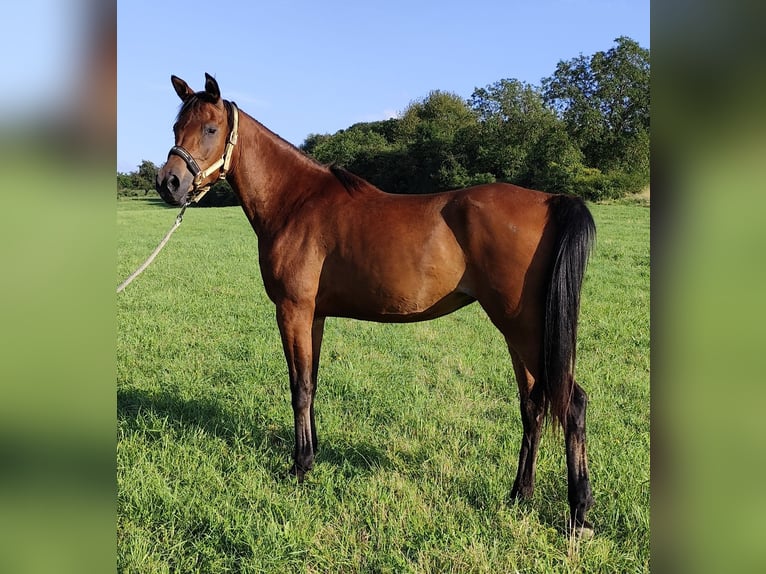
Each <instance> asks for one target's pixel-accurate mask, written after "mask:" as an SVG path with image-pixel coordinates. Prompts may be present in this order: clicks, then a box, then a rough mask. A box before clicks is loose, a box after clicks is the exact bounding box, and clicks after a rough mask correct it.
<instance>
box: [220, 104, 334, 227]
mask: <svg viewBox="0 0 766 574" xmlns="http://www.w3.org/2000/svg"><path fill="white" fill-rule="evenodd" d="M324 172H326V169H325V168H323V167H322V166H321V165H319V164H318V163H316V162H315V161H314V160H312V159H310V158H309V157H307V156H306V155H304V154H303V153H302V152H300V151H299V150H298V149H297V148H295V147H294V146H292V145H291V144H290V143H288V142H286V141H285V140H283V139H282V138H280V137H279V136H278V135H276V134H275V133H273V132H272V131H270V130H269V129H268V128H266V127H265V126H264V125H262V124H261V123H260V122H258V121H256V120H254V119H253V118H252V117H250V116H249V115H247V114H245V113H242V112H240V124H239V136H238V141H237V145H236V146H235V153H234V157H233V158H232V165H231V171H230V172H229V176H228V178H227V179H228V181H229V183H230V184H231V186H232V188H233V189H234V192H235V193H236V194H237V195H238V196H239V199H240V202H241V203H242V209H243V210H244V211H245V214H246V215H247V217H248V219H249V220H250V223H251V224H252V226H253V228H254V229H255V232H256V233H257V234H258V236H259V237H261V236H264V235H268V234H269V233H272V232H274V231H275V230H277V229H280V228H281V227H283V225H284V223H285V220H286V218H287V217H288V216H289V214H290V213H291V211H292V210H293V209H294V207H295V206H296V204H297V203H298V202H302V201H305V199H306V194H307V193H308V190H309V189H310V188H311V186H310V185H308V182H309V180H310V178H315V177H317V176H318V175H321V174H322V173H324Z"/></svg>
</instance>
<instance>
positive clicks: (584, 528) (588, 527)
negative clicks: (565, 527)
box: [571, 521, 596, 540]
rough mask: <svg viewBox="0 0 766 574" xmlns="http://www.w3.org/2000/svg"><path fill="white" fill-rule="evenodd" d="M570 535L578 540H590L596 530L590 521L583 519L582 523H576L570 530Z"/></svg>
mask: <svg viewBox="0 0 766 574" xmlns="http://www.w3.org/2000/svg"><path fill="white" fill-rule="evenodd" d="M571 535H572V536H573V537H575V538H578V539H580V540H590V539H591V538H593V537H594V536H595V535H596V532H595V530H594V529H593V525H592V524H591V523H590V522H587V521H585V522H583V523H582V524H578V525H576V526H575V527H574V528H573V529H572V530H571Z"/></svg>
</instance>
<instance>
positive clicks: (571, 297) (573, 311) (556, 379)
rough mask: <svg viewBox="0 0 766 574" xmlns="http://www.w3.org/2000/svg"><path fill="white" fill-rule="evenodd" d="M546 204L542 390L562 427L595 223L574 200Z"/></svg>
mask: <svg viewBox="0 0 766 574" xmlns="http://www.w3.org/2000/svg"><path fill="white" fill-rule="evenodd" d="M548 205H549V209H550V212H549V216H548V222H549V224H552V225H554V226H555V229H556V243H555V245H554V251H553V254H554V260H553V268H552V271H551V278H550V283H549V285H548V294H547V298H546V308H545V330H544V334H543V373H544V378H545V387H544V388H545V394H546V399H547V403H548V408H549V412H550V414H551V415H552V417H553V419H554V420H557V421H558V422H559V423H560V424H561V426H562V428H566V425H567V422H566V421H567V413H568V412H569V403H570V400H571V397H572V389H573V382H574V368H575V360H576V355H577V321H578V317H579V314H580V289H581V287H582V281H583V276H584V275H585V267H586V266H587V263H588V256H589V255H590V252H591V250H592V249H593V242H594V241H595V239H596V224H595V223H594V222H593V217H592V216H591V214H590V211H588V208H587V207H586V205H585V202H584V201H583V200H582V199H580V198H579V197H574V196H567V195H555V196H553V197H552V198H551V199H550V200H549V202H548Z"/></svg>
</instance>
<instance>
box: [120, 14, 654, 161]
mask: <svg viewBox="0 0 766 574" xmlns="http://www.w3.org/2000/svg"><path fill="white" fill-rule="evenodd" d="M649 4H650V3H649V0H506V1H500V0H497V1H482V0H475V1H474V2H468V1H466V0H462V1H451V0H442V1H430V0H426V1H420V2H418V1H416V0H410V1H402V0H386V1H379V2H363V1H357V2H350V1H334V0H330V1H325V2H317V1H313V2H312V1H304V0H294V1H284V2H276V1H273V0H272V1H269V2H263V1H253V2H215V3H214V2H209V1H207V2H202V1H199V0H185V1H184V2H179V1H176V0H172V1H157V0H155V1H152V2H150V1H147V0H130V1H127V0H126V1H121V2H118V83H117V90H118V92H117V98H118V99H117V128H118V136H117V169H118V171H132V170H134V169H136V167H137V166H138V164H139V163H140V162H141V160H142V159H148V160H151V161H153V162H155V163H157V164H158V165H159V164H161V163H163V162H164V161H165V159H166V156H167V150H168V149H169V148H170V147H171V146H172V145H173V134H172V130H171V126H172V124H173V120H174V118H175V114H176V112H177V111H178V104H179V103H180V101H179V100H178V97H177V96H176V94H175V92H174V91H173V88H172V86H171V84H170V75H171V74H175V75H177V76H180V77H182V78H183V79H185V80H186V81H187V82H188V83H189V85H190V86H191V87H192V88H194V89H195V90H199V89H202V87H203V85H204V73H205V72H208V73H210V74H212V75H213V76H215V77H216V79H217V80H218V83H219V85H220V87H221V92H222V95H223V97H224V98H226V99H230V100H234V101H236V102H237V104H238V105H239V106H240V108H242V109H244V110H245V111H247V112H248V113H249V114H250V115H252V116H253V117H255V118H256V119H258V120H259V121H261V122H262V123H263V124H265V125H266V126H267V127H269V128H270V129H271V130H273V131H275V132H276V133H278V134H280V135H281V136H282V137H283V138H285V139H286V140H288V141H290V142H292V143H293V144H295V145H300V144H301V143H302V142H303V141H304V139H305V138H306V136H307V135H309V134H311V133H334V132H336V131H338V130H340V129H343V128H347V127H349V126H350V125H352V124H354V123H356V122H361V121H374V120H381V119H385V118H387V117H392V116H393V115H395V114H397V113H398V112H401V111H402V110H404V109H405V108H406V107H407V106H408V104H409V103H410V102H412V101H413V100H416V99H420V98H423V97H425V96H426V95H427V94H428V93H429V92H430V91H431V90H436V89H439V90H446V91H450V92H454V93H456V94H458V95H460V96H462V97H465V98H468V97H470V95H471V93H472V92H473V90H474V89H475V88H477V87H484V86H486V85H488V84H491V83H494V82H496V81H498V80H500V79H503V78H517V79H519V80H522V81H525V82H529V83H532V84H535V85H539V83H540V80H541V79H542V78H544V77H547V76H550V75H551V74H552V73H553V72H554V70H555V67H556V64H557V63H558V62H559V61H560V60H569V59H571V58H574V57H576V56H578V55H579V54H585V55H590V54H593V53H594V52H597V51H599V50H608V49H609V48H611V47H612V46H613V45H614V39H615V38H617V37H618V36H629V37H631V38H633V39H634V40H636V41H637V42H638V43H639V44H640V45H641V46H643V47H645V48H650V47H651V46H650V38H649Z"/></svg>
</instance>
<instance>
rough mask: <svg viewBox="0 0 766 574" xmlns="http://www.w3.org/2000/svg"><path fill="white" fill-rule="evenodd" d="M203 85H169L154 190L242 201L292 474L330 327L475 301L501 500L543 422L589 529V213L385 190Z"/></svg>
mask: <svg viewBox="0 0 766 574" xmlns="http://www.w3.org/2000/svg"><path fill="white" fill-rule="evenodd" d="M205 79H206V81H205V89H204V90H203V91H200V92H195V91H193V90H192V89H191V88H190V87H189V86H188V84H187V83H186V82H185V81H184V80H182V79H180V78H178V77H176V76H171V81H172V84H173V87H174V89H175V91H176V93H177V94H178V97H179V98H181V102H182V104H181V107H180V110H179V112H178V117H177V118H176V122H175V124H174V126H173V132H174V134H175V145H174V146H173V147H172V148H171V150H170V152H169V154H168V160H167V162H166V163H165V164H164V166H163V167H162V169H161V170H160V171H159V174H158V176H157V191H158V192H159V194H160V196H161V197H162V198H163V199H164V200H165V201H166V202H167V203H169V204H172V205H181V204H184V205H186V204H188V203H189V202H190V201H194V200H196V199H198V197H199V195H200V194H201V193H202V192H204V190H205V189H206V188H207V187H209V185H210V184H211V183H212V182H213V181H214V180H215V178H216V177H221V178H224V177H225V178H226V179H227V180H228V182H229V183H230V185H231V187H232V188H233V190H234V192H235V193H236V194H237V195H238V197H239V199H240V202H241V204H242V209H243V211H244V212H245V215H246V216H247V218H248V219H249V221H250V224H251V226H252V228H253V230H254V231H255V234H256V235H257V237H258V256H259V264H260V268H261V274H262V277H263V283H264V287H265V289H266V293H267V294H268V296H269V298H270V299H271V301H273V303H274V304H275V305H276V319H277V324H278V326H279V333H280V335H281V340H282V346H283V348H284V353H285V358H286V360H287V370H288V373H289V379H290V392H291V397H292V408H293V418H294V424H295V450H294V453H293V465H292V468H291V473H292V474H294V475H296V476H297V478H298V480H299V481H302V480H303V476H304V474H305V473H306V472H308V471H309V470H310V469H311V467H312V465H313V463H314V457H315V456H316V454H317V448H318V444H319V443H318V441H317V429H316V422H315V419H314V397H315V395H316V390H317V372H318V370H319V353H320V348H321V345H322V334H323V332H324V324H325V318H326V317H331V316H332V317H349V318H355V319H362V320H367V321H378V322H383V323H397V322H399V323H406V322H412V321H425V320H429V319H435V318H437V317H440V316H442V315H445V314H447V313H451V312H452V311H455V310H456V309H459V308H461V307H463V306H465V305H468V304H470V303H472V302H474V301H478V302H479V305H481V307H482V308H483V309H484V311H485V312H486V313H487V315H488V316H489V319H490V320H491V321H492V323H493V324H494V325H495V327H496V328H497V329H498V330H499V331H500V333H502V335H503V337H504V338H505V342H506V344H507V347H508V351H509V352H510V356H511V361H512V363H513V370H514V373H515V375H516V381H517V384H518V388H519V401H520V408H521V420H522V424H523V437H522V441H521V449H520V452H519V465H518V468H517V473H516V479H515V481H514V484H513V488H512V490H511V493H510V495H511V498H513V499H525V498H529V497H531V496H532V493H533V490H534V480H535V465H536V460H537V452H538V446H539V442H540V436H541V431H542V424H543V421H544V419H545V418H546V415H547V416H548V417H549V419H550V420H552V421H553V422H554V425H558V426H560V427H561V428H562V429H563V431H564V435H565V436H564V438H565V446H566V464H567V479H568V501H569V508H570V522H569V528H570V532H573V533H579V534H582V533H588V534H591V533H592V525H591V524H590V523H589V522H588V521H587V520H586V512H587V510H588V509H589V508H590V507H591V506H592V504H593V498H592V495H591V487H590V480H589V476H588V464H587V456H586V448H585V410H586V403H587V401H588V398H587V395H586V394H585V391H583V389H582V388H581V387H580V385H579V384H577V382H575V379H574V366H575V354H576V353H575V351H576V339H577V323H578V315H579V306H580V290H581V285H582V281H583V275H584V272H585V266H586V264H587V260H588V256H589V254H590V250H591V247H592V243H593V241H594V239H595V224H594V222H593V218H592V216H591V214H590V212H589V211H588V208H587V207H586V205H585V203H584V202H583V201H582V200H581V199H579V198H577V197H574V196H567V195H551V194H548V193H543V192H540V191H533V190H529V189H525V188H522V187H519V186H516V185H510V184H505V183H493V184H487V185H479V186H476V187H471V188H467V189H460V190H455V191H446V192H441V193H435V194H427V195H395V194H389V193H385V192H383V191H381V190H379V189H378V188H376V187H375V186H373V185H372V184H370V183H368V182H366V181H365V180H363V179H361V178H359V177H357V176H355V175H353V174H351V173H349V172H347V171H345V170H344V169H342V168H340V167H337V166H324V165H321V164H319V163H318V162H316V161H314V160H313V159H311V158H309V157H308V156H306V155H305V154H303V153H302V152H301V151H299V150H298V149H297V148H295V147H294V146H292V145H291V144H290V143H288V142H286V141H285V140H283V139H281V138H280V137H279V136H277V135H276V134H274V133H273V132H271V131H270V130H268V129H267V128H266V127H264V126H263V125H262V124H261V123H259V122H258V121H256V120H255V119H253V118H252V117H250V116H249V115H247V114H246V113H245V112H241V111H240V110H239V109H238V108H237V106H236V104H235V103H234V102H230V101H227V100H224V99H222V98H221V92H220V89H219V86H218V82H217V81H216V80H215V78H213V77H212V76H210V75H209V74H205ZM201 166H207V167H206V168H205V169H203V168H202V167H201Z"/></svg>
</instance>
